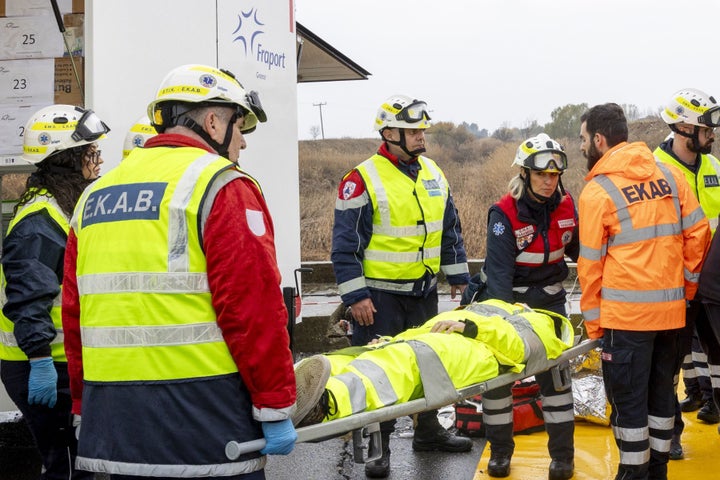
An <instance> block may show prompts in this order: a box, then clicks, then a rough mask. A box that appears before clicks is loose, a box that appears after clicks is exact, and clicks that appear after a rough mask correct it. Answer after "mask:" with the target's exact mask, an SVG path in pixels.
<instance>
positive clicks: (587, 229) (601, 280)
mask: <svg viewBox="0 0 720 480" xmlns="http://www.w3.org/2000/svg"><path fill="white" fill-rule="evenodd" d="M585 180H586V181H588V184H587V185H586V186H585V188H584V189H583V191H582V194H581V195H580V200H579V217H580V228H579V230H580V257H579V258H578V276H579V278H580V285H581V287H582V298H581V300H580V308H581V310H582V313H583V317H584V319H585V327H586V329H587V333H588V336H589V337H590V338H599V337H601V336H602V335H603V328H612V329H618V330H635V331H641V330H642V331H647V330H668V329H675V328H681V327H683V326H684V325H685V300H686V299H688V300H689V299H692V298H693V297H694V296H695V292H696V290H697V280H698V277H699V273H700V268H701V267H702V263H703V260H704V258H705V254H706V252H707V249H708V248H709V243H710V226H709V224H708V220H707V218H706V217H705V214H704V213H703V211H702V209H701V207H700V204H699V203H698V201H697V199H696V198H695V196H694V195H693V193H692V190H691V189H690V186H689V185H688V183H687V180H686V179H685V177H684V176H683V174H682V173H681V172H680V171H679V170H677V169H676V168H675V167H673V166H670V165H664V164H662V163H656V162H655V158H654V157H653V154H652V152H651V151H650V149H648V147H647V146H646V145H645V144H644V143H642V142H635V143H627V142H623V143H621V144H619V145H616V146H615V147H613V148H612V149H610V150H609V151H607V152H606V153H605V155H603V157H602V158H601V159H600V160H599V161H598V162H597V163H596V164H595V166H594V167H593V169H592V170H591V171H590V172H589V173H588V175H587V176H586V177H585Z"/></svg>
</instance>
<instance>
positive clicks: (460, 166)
mask: <svg viewBox="0 0 720 480" xmlns="http://www.w3.org/2000/svg"><path fill="white" fill-rule="evenodd" d="M446 126H447V125H446ZM434 128H435V127H433V129H434ZM433 129H431V130H430V133H429V134H428V151H427V156H428V157H430V158H432V159H433V160H435V161H436V162H437V163H438V164H439V165H440V167H441V168H442V169H443V170H444V172H445V175H446V176H447V177H448V181H449V182H450V188H451V192H452V195H453V197H454V199H455V203H456V205H457V208H458V210H459V212H460V218H461V221H462V227H463V236H464V238H465V245H466V249H467V252H468V256H469V258H474V259H480V258H484V257H485V235H486V222H487V210H488V208H489V207H490V205H492V204H493V203H494V202H495V201H497V199H499V198H500V196H501V195H503V194H504V193H505V192H506V191H507V184H508V182H509V181H510V179H511V178H512V177H513V176H514V175H515V174H516V173H517V168H516V167H511V164H512V160H513V158H514V156H515V150H516V148H517V146H518V144H519V143H520V142H521V141H522V139H520V138H518V139H513V140H510V141H501V140H498V139H496V138H482V139H478V138H475V137H473V136H472V135H467V134H466V131H465V130H464V129H463V128H461V127H456V128H455V129H454V131H450V132H449V133H448V131H447V128H446V129H445V130H442V131H441V132H437V131H435V133H433ZM464 132H465V133H464ZM668 133H669V129H668V127H667V126H666V125H665V123H663V122H662V120H660V119H659V118H648V119H644V120H637V121H635V122H631V123H630V141H644V142H645V143H647V144H648V146H650V148H651V149H655V147H656V146H657V145H658V144H659V143H661V142H662V141H663V139H664V138H665V137H666V136H667V134H668ZM557 140H558V141H560V142H561V143H562V144H563V145H564V146H565V150H566V152H567V154H568V161H569V168H568V171H567V172H566V173H565V174H564V175H563V177H562V181H563V185H564V186H565V188H566V190H568V191H569V192H570V193H571V194H572V195H573V197H575V199H577V198H578V197H579V196H580V192H581V190H582V188H583V186H584V184H585V180H584V176H585V175H586V173H587V168H586V160H585V158H584V157H583V156H582V153H581V152H580V140H579V135H578V136H575V137H573V138H558V139H557ZM379 144H380V141H379V140H378V139H333V140H306V141H301V142H300V146H299V148H300V158H299V162H300V218H301V219H300V222H301V238H302V249H301V251H302V260H303V261H322V260H329V259H330V247H331V241H332V223H333V209H334V205H335V198H336V195H337V186H338V183H339V182H340V179H341V178H342V176H343V174H344V173H345V172H347V171H348V170H350V169H351V168H353V167H354V166H355V165H357V164H358V163H360V162H362V161H363V160H365V159H366V158H368V157H369V156H370V155H372V154H373V153H374V152H375V151H376V150H377V147H378V146H379ZM718 149H720V147H719V146H718V145H715V146H714V148H713V153H714V154H715V155H716V156H717V155H718Z"/></svg>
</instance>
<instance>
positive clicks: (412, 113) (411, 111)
mask: <svg viewBox="0 0 720 480" xmlns="http://www.w3.org/2000/svg"><path fill="white" fill-rule="evenodd" d="M384 128H421V129H425V128H430V115H428V111H427V104H426V103H425V102H423V101H422V100H413V99H412V98H410V97H408V96H406V95H393V96H392V97H390V98H388V99H387V100H385V102H384V103H383V104H382V105H380V108H379V109H378V111H377V116H376V117H375V130H376V131H378V132H379V131H382V130H383V129H384Z"/></svg>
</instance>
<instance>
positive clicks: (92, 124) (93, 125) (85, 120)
mask: <svg viewBox="0 0 720 480" xmlns="http://www.w3.org/2000/svg"><path fill="white" fill-rule="evenodd" d="M109 131H110V128H108V126H107V125H105V122H103V121H102V120H100V117H98V116H97V114H96V113H95V112H93V111H92V110H86V111H85V113H83V114H82V116H81V117H80V120H78V123H77V126H76V127H75V131H74V132H73V134H72V137H71V138H72V139H73V140H75V141H76V142H79V141H81V140H85V141H87V142H94V141H95V140H97V139H98V138H100V137H102V136H103V135H105V134H106V133H108V132H109Z"/></svg>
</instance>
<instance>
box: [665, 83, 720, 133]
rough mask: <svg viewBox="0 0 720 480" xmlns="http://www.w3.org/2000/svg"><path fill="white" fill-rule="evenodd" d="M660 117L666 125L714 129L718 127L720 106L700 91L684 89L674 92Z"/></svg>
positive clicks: (719, 123) (712, 98)
mask: <svg viewBox="0 0 720 480" xmlns="http://www.w3.org/2000/svg"><path fill="white" fill-rule="evenodd" d="M660 116H661V117H662V119H663V120H664V121H665V123H667V124H668V125H674V124H676V123H689V124H690V125H695V126H698V127H710V128H715V127H718V126H720V105H718V103H717V101H715V98H714V97H712V96H711V95H708V94H707V93H705V92H703V91H701V90H697V89H695V88H685V89H683V90H679V91H677V92H675V94H674V95H673V97H672V99H671V100H670V102H668V104H667V105H666V106H665V109H664V110H663V111H662V112H660Z"/></svg>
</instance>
